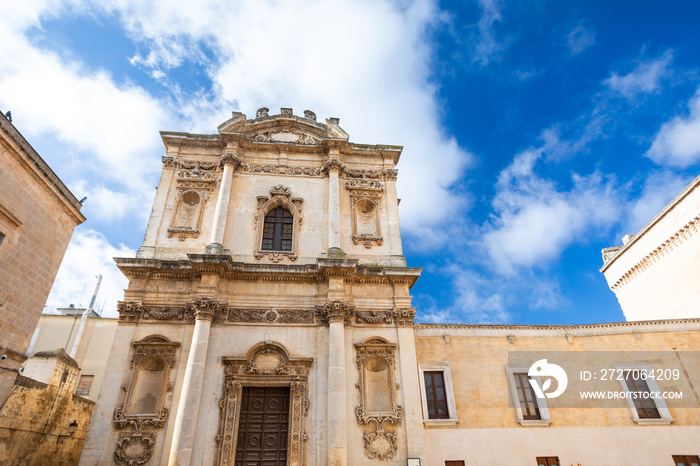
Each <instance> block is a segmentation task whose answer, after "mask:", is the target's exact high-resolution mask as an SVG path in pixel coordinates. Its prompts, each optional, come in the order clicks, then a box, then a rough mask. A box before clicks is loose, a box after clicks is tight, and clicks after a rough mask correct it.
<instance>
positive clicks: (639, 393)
mask: <svg viewBox="0 0 700 466" xmlns="http://www.w3.org/2000/svg"><path fill="white" fill-rule="evenodd" d="M615 369H620V370H622V373H623V374H624V378H622V377H621V378H620V386H621V387H622V389H623V390H624V391H625V392H628V393H629V394H631V395H632V396H628V397H627V398H626V399H625V400H626V402H627V406H628V407H629V408H630V410H631V411H632V420H633V421H634V422H636V423H637V424H640V425H658V424H670V423H672V422H673V418H672V417H671V412H670V411H669V410H668V408H667V407H666V401H664V399H663V398H661V396H660V395H661V389H660V388H659V384H658V383H657V382H656V380H655V379H653V378H648V377H645V375H644V374H649V373H651V366H649V364H616V365H615ZM643 379H646V380H643ZM652 394H653V395H652Z"/></svg>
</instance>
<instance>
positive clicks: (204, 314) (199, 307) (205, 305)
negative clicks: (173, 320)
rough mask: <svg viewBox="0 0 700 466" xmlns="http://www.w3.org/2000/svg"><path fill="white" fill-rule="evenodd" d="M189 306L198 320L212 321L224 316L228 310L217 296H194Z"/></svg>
mask: <svg viewBox="0 0 700 466" xmlns="http://www.w3.org/2000/svg"><path fill="white" fill-rule="evenodd" d="M188 308H189V310H190V311H191V312H192V313H194V318H195V319H196V320H208V321H210V322H211V321H213V320H214V319H218V318H220V317H222V315H223V314H224V313H225V312H226V307H225V306H222V305H221V304H220V303H219V301H217V300H216V298H194V299H193V300H192V303H191V304H190V305H189V306H188Z"/></svg>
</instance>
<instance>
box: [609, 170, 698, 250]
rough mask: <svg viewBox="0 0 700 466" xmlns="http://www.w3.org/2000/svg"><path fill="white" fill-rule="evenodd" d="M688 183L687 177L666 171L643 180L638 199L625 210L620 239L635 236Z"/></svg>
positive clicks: (652, 174)
mask: <svg viewBox="0 0 700 466" xmlns="http://www.w3.org/2000/svg"><path fill="white" fill-rule="evenodd" d="M688 183H690V179H689V178H688V177H685V176H682V175H678V174H675V173H672V172H668V171H662V172H651V173H649V174H647V176H646V179H645V180H644V187H643V189H642V192H641V193H640V195H639V197H637V198H636V199H633V200H631V201H630V202H629V203H628V206H627V208H626V211H627V213H628V214H627V219H626V221H625V222H624V224H623V226H622V231H621V233H620V237H622V236H624V235H625V234H635V233H637V232H638V231H639V230H640V229H641V228H642V227H644V226H645V225H646V224H647V223H649V222H650V221H651V219H653V218H654V217H655V216H656V214H658V213H659V212H660V211H661V209H663V208H664V207H666V205H667V204H668V203H669V202H671V200H673V198H674V197H676V196H677V195H678V193H680V192H681V191H682V190H683V189H684V188H685V187H686V186H687V185H688Z"/></svg>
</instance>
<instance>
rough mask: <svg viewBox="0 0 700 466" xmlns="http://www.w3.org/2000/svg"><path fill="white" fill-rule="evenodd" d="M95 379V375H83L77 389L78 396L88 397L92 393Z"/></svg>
mask: <svg viewBox="0 0 700 466" xmlns="http://www.w3.org/2000/svg"><path fill="white" fill-rule="evenodd" d="M94 379H95V376H94V375H81V376H80V380H79V381H78V386H77V388H76V389H75V394H76V395H87V394H89V393H90V387H92V381H93V380H94Z"/></svg>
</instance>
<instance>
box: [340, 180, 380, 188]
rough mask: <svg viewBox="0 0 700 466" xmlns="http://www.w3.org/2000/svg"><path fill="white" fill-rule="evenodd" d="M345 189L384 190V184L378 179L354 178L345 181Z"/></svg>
mask: <svg viewBox="0 0 700 466" xmlns="http://www.w3.org/2000/svg"><path fill="white" fill-rule="evenodd" d="M345 189H348V190H365V191H384V184H383V183H382V182H380V181H376V180H362V179H354V180H350V181H346V182H345Z"/></svg>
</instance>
